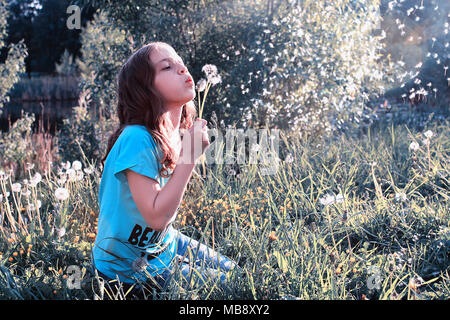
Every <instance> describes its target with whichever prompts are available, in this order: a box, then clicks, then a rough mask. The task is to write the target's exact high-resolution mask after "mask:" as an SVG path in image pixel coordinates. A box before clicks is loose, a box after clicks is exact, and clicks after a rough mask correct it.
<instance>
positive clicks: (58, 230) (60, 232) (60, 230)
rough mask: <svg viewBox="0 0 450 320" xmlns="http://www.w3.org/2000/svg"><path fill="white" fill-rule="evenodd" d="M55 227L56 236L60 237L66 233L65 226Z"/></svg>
mask: <svg viewBox="0 0 450 320" xmlns="http://www.w3.org/2000/svg"><path fill="white" fill-rule="evenodd" d="M55 229H56V232H57V234H58V238H62V237H63V236H64V235H65V234H66V228H64V227H61V228H55Z"/></svg>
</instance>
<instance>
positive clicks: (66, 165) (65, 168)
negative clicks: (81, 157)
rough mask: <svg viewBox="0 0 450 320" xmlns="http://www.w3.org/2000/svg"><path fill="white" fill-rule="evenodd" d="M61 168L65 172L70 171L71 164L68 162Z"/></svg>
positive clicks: (62, 164)
mask: <svg viewBox="0 0 450 320" xmlns="http://www.w3.org/2000/svg"><path fill="white" fill-rule="evenodd" d="M61 167H62V168H63V169H64V170H69V169H70V162H69V161H67V162H63V163H61Z"/></svg>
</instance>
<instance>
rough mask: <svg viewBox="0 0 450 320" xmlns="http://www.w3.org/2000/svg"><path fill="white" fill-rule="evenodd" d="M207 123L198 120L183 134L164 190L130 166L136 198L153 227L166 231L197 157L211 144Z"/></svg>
mask: <svg viewBox="0 0 450 320" xmlns="http://www.w3.org/2000/svg"><path fill="white" fill-rule="evenodd" d="M206 123H207V122H206V120H203V119H197V120H196V121H195V122H194V125H193V126H191V128H189V129H188V130H187V131H186V132H185V133H184V135H183V144H182V145H181V152H180V156H179V160H178V163H177V165H176V167H175V169H174V170H173V173H172V176H171V177H170V179H169V181H167V183H166V184H165V185H164V187H163V188H162V189H161V187H160V185H159V183H158V182H157V181H156V180H153V179H151V178H149V177H146V176H143V175H140V174H138V173H136V172H134V171H131V170H129V169H127V170H126V174H127V179H128V185H129V186H130V191H131V194H132V196H133V200H134V202H135V203H136V206H137V208H138V210H139V212H141V214H142V216H143V218H144V220H145V222H147V224H148V225H149V226H150V228H152V229H153V230H157V231H161V230H164V229H165V228H166V226H167V225H168V224H169V222H170V221H171V220H172V218H173V216H174V214H175V212H176V211H177V209H178V207H179V205H180V203H181V200H182V199H183V195H184V191H185V190H186V186H187V184H188V182H189V179H190V178H191V175H192V170H194V167H195V162H196V160H197V159H198V158H199V157H200V156H201V155H202V154H203V152H204V151H205V150H206V148H208V147H209V145H210V142H209V139H208V134H207V131H206V130H207V127H206ZM195 139H199V140H200V141H201V143H200V145H201V148H200V149H198V148H197V144H196V143H195ZM185 144H186V148H185ZM183 154H186V156H187V158H184V157H183ZM189 159H193V161H190V160H189Z"/></svg>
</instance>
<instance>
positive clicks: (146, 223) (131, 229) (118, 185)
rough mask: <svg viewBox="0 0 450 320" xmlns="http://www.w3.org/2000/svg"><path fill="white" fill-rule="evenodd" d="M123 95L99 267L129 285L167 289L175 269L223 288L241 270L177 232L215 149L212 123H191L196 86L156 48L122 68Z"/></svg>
mask: <svg viewBox="0 0 450 320" xmlns="http://www.w3.org/2000/svg"><path fill="white" fill-rule="evenodd" d="M117 92H118V106H117V107H118V110H117V112H118V118H119V121H120V127H119V128H118V129H117V130H116V132H114V133H113V134H112V135H111V136H110V138H109V140H108V147H107V152H106V155H105V157H104V158H103V159H102V164H103V171H102V178H101V182H100V189H99V207H100V213H99V219H98V227H97V229H98V233H97V237H96V241H95V245H94V248H93V250H92V264H93V267H94V268H95V269H97V271H98V273H99V274H100V275H101V276H102V277H103V278H106V279H116V278H119V280H120V281H121V282H122V283H124V284H128V285H132V284H136V283H137V282H138V283H144V284H145V283H148V284H150V285H151V286H152V287H155V286H156V287H159V288H161V287H165V286H166V285H167V284H168V282H169V279H170V278H171V277H172V276H173V273H174V270H175V269H178V270H180V269H181V273H182V275H183V276H185V277H186V278H188V279H189V277H190V275H191V274H200V275H201V278H200V279H199V282H200V283H205V282H207V280H208V277H209V278H213V279H215V277H218V278H219V279H220V281H221V282H222V283H224V281H225V280H226V276H225V273H226V272H228V271H230V270H231V269H232V268H234V267H235V266H236V264H235V263H234V262H233V261H232V260H230V259H228V258H226V257H223V256H221V255H220V254H218V253H216V252H215V251H214V250H212V249H211V248H209V247H207V246H206V245H204V244H199V243H198V242H197V241H195V240H193V239H191V238H189V237H187V236H186V235H184V234H182V233H180V232H179V231H177V230H175V229H174V228H173V226H172V223H173V222H174V221H175V218H176V216H177V210H178V207H179V205H180V203H181V200H182V198H183V195H184V192H185V189H186V186H187V184H188V182H189V180H190V178H191V175H192V171H193V169H194V166H195V162H196V160H198V159H199V158H200V156H201V155H202V154H203V153H204V151H205V150H206V148H208V146H209V145H210V143H209V141H208V135H207V131H206V130H207V126H206V120H202V119H199V118H197V119H196V120H195V121H193V119H194V118H195V117H196V109H195V105H194V103H193V99H194V98H195V86H194V82H193V80H192V77H191V76H190V74H189V71H188V70H187V68H186V67H185V66H184V64H183V60H182V59H181V58H180V56H179V55H178V54H177V53H176V52H175V50H174V49H173V48H172V47H171V46H170V45H168V44H166V43H163V42H151V43H149V44H147V45H145V46H143V47H142V48H140V49H139V50H137V51H136V52H135V53H134V54H132V55H131V56H130V57H129V59H128V61H127V62H126V63H125V64H124V65H123V67H122V68H121V70H120V72H119V76H118V91H117ZM181 130H183V131H184V132H185V133H184V135H183V139H181V136H180V131H181ZM200 141H201V142H200ZM194 142H195V143H194ZM199 145H200V146H201V147H200V148H199ZM105 160H106V161H105ZM177 257H178V259H176V258H177ZM189 257H190V260H189V259H187V258H189ZM178 262H179V263H180V264H177V263H178ZM175 266H178V268H175ZM193 267H196V268H198V271H199V272H198V273H197V272H192V268H193ZM200 267H201V268H200Z"/></svg>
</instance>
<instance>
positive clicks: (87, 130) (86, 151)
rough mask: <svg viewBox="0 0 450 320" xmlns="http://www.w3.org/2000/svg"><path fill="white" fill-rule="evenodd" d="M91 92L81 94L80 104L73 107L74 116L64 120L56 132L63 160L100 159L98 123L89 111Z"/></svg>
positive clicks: (59, 152) (59, 151) (60, 155)
mask: <svg viewBox="0 0 450 320" xmlns="http://www.w3.org/2000/svg"><path fill="white" fill-rule="evenodd" d="M89 103H90V93H89V91H85V92H83V93H82V94H81V95H80V98H79V103H78V106H76V107H74V108H73V109H72V116H71V117H68V118H66V119H64V120H63V126H62V127H61V129H60V130H58V131H57V132H56V138H57V145H58V154H59V157H60V158H61V160H62V161H70V162H72V161H75V160H79V159H83V160H85V161H87V162H89V161H99V160H100V156H101V155H100V153H99V148H100V146H99V140H98V136H97V130H96V128H98V124H97V123H96V122H95V120H94V119H93V115H92V113H89V110H88V105H89Z"/></svg>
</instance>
